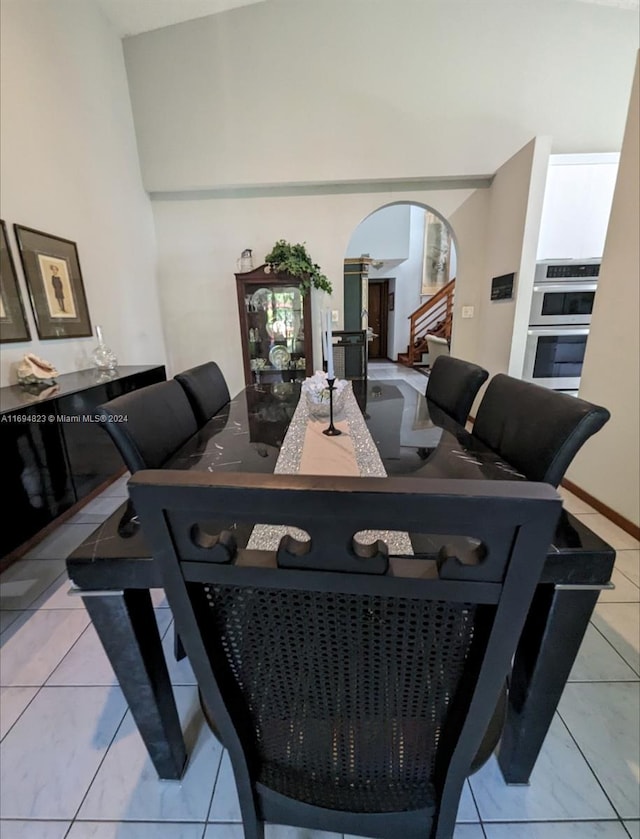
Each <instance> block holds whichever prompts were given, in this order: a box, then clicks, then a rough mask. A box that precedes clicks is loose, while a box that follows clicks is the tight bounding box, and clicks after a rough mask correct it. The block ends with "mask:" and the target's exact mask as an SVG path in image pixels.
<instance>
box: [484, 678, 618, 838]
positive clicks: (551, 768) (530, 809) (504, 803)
mask: <svg viewBox="0 0 640 839" xmlns="http://www.w3.org/2000/svg"><path fill="white" fill-rule="evenodd" d="M572 687H573V686H572ZM575 687H576V688H578V689H580V688H584V687H589V686H588V685H583V684H579V685H575ZM469 782H470V784H471V789H472V790H473V796H474V798H475V801H476V804H477V806H478V811H479V813H480V818H481V819H482V820H483V821H491V822H493V821H504V822H516V821H523V822H527V821H546V820H549V821H573V820H575V819H593V820H598V819H611V818H615V816H616V814H615V812H614V810H613V808H612V807H611V804H610V803H609V801H608V800H607V798H606V797H605V795H604V793H603V792H602V789H601V788H600V785H599V784H598V782H597V781H596V779H595V777H594V775H593V772H592V771H591V769H590V767H589V765H588V763H587V761H586V760H585V759H584V757H583V756H582V755H581V754H580V751H579V749H578V747H577V746H576V744H575V743H574V741H573V739H572V738H571V736H570V734H569V731H567V728H566V727H565V725H564V724H563V723H562V721H561V720H560V719H559V718H558V716H557V715H556V716H555V717H554V719H553V722H552V723H551V727H550V729H549V733H548V734H547V737H546V740H545V742H544V745H543V746H542V750H541V751H540V755H539V756H538V760H537V762H536V765H535V767H534V769H533V773H532V775H531V783H530V785H529V786H508V785H507V783H506V782H505V780H504V778H503V777H502V774H501V772H500V768H499V766H498V762H497V760H496V758H495V756H494V757H491V758H490V760H489V762H488V763H486V764H485V765H484V766H483V767H482V768H481V769H480V770H479V771H478V772H476V773H475V774H474V775H472V776H471V778H470V779H469Z"/></svg>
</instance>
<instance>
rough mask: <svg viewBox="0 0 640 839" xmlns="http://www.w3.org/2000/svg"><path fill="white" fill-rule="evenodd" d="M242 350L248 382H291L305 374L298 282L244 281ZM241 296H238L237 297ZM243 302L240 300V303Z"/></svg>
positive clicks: (303, 330) (301, 304) (304, 349)
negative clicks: (248, 377)
mask: <svg viewBox="0 0 640 839" xmlns="http://www.w3.org/2000/svg"><path fill="white" fill-rule="evenodd" d="M242 298H243V301H244V312H243V313H242V314H243V315H244V317H242V316H241V319H240V320H241V324H242V323H244V333H245V334H244V335H243V336H242V337H243V343H244V347H243V350H244V353H245V362H246V360H247V359H248V362H249V365H248V366H249V372H250V381H249V383H250V384H255V383H259V382H265V383H266V382H292V381H296V380H298V379H299V380H302V379H304V378H305V377H306V376H307V366H308V362H309V360H310V359H308V358H307V352H306V347H307V346H308V344H307V336H306V335H305V300H304V298H303V297H302V295H301V293H300V289H299V287H298V286H297V285H295V284H293V283H291V284H289V283H286V282H282V281H280V282H278V283H277V284H276V283H274V284H268V283H265V282H264V281H262V282H260V281H256V282H248V281H246V280H244V281H243V285H242ZM239 300H240V297H239ZM241 305H242V304H241Z"/></svg>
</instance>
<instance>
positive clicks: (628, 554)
mask: <svg viewBox="0 0 640 839" xmlns="http://www.w3.org/2000/svg"><path fill="white" fill-rule="evenodd" d="M616 568H617V569H618V571H622V573H623V574H624V575H625V577H628V578H629V579H630V580H631V582H632V583H635V584H636V585H637V586H640V551H618V553H617V554H616Z"/></svg>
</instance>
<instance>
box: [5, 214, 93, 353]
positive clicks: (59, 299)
mask: <svg viewBox="0 0 640 839" xmlns="http://www.w3.org/2000/svg"><path fill="white" fill-rule="evenodd" d="M13 229H14V230H15V234H16V240H17V242H18V247H19V249H20V260H21V262H22V267H23V269H24V277H25V280H26V282H27V288H28V290H29V299H30V301H31V308H32V310H33V316H34V318H35V321H36V329H37V330H38V336H39V337H40V338H41V339H42V340H59V339H65V338H89V337H90V336H92V335H93V329H92V327H91V318H90V317H89V307H88V305H87V297H86V294H85V290H84V283H83V281H82V272H81V270H80V260H79V258H78V248H77V246H76V243H75V242H72V241H71V240H70V239H63V238H62V237H61V236H54V235H53V234H51V233H44V232H43V231H42V230H34V229H33V228H31V227H23V226H22V225H19V224H14V225H13Z"/></svg>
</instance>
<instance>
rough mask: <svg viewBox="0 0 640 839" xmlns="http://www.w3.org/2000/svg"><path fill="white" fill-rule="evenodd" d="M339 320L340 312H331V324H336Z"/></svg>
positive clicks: (335, 310)
mask: <svg viewBox="0 0 640 839" xmlns="http://www.w3.org/2000/svg"><path fill="white" fill-rule="evenodd" d="M339 320H340V312H339V311H338V310H337V309H332V310H331V323H338V321H339Z"/></svg>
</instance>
